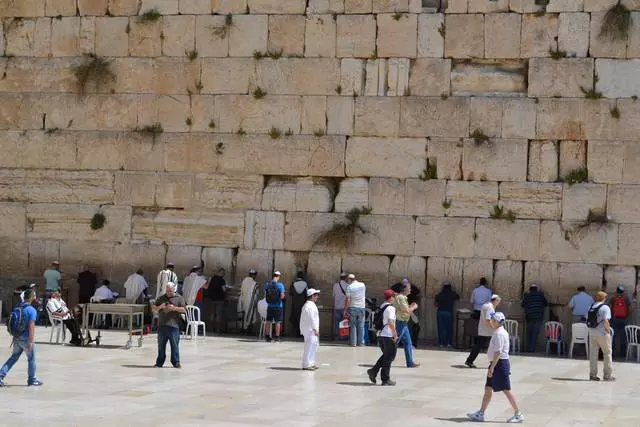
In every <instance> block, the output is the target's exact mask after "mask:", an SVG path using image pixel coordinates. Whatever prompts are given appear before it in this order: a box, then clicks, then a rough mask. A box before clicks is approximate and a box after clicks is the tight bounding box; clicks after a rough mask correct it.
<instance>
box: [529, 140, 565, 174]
mask: <svg viewBox="0 0 640 427" xmlns="http://www.w3.org/2000/svg"><path fill="white" fill-rule="evenodd" d="M528 179H529V181H539V182H555V181H557V179H558V144H557V143H556V142H554V141H531V143H530V144H529V171H528Z"/></svg>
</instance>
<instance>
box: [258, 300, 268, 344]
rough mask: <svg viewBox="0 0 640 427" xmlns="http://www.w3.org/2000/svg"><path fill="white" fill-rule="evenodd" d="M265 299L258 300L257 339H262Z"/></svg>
mask: <svg viewBox="0 0 640 427" xmlns="http://www.w3.org/2000/svg"><path fill="white" fill-rule="evenodd" d="M268 307H269V304H267V300H265V299H264V298H263V299H261V300H260V301H258V316H260V328H258V340H261V339H264V324H265V323H266V322H267V308H268Z"/></svg>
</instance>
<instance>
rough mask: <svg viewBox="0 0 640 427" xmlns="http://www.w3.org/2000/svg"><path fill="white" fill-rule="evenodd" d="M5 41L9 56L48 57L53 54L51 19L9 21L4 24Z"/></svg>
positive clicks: (6, 52)
mask: <svg viewBox="0 0 640 427" xmlns="http://www.w3.org/2000/svg"><path fill="white" fill-rule="evenodd" d="M39 1H40V2H41V1H42V0H39ZM0 7H1V6H0ZM4 41H5V54H6V55H7V56H9V55H11V56H36V57H48V56H49V55H50V54H51V18H37V19H16V18H14V19H13V20H8V21H6V22H5V23H4Z"/></svg>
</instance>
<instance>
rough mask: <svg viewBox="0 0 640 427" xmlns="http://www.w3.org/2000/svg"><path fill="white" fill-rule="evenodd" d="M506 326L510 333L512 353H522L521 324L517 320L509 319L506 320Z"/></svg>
mask: <svg viewBox="0 0 640 427" xmlns="http://www.w3.org/2000/svg"><path fill="white" fill-rule="evenodd" d="M504 328H505V329H506V330H507V332H508V333H509V341H510V342H509V344H510V347H511V352H512V353H520V333H519V332H518V331H519V330H520V325H519V324H518V321H517V320H511V319H507V320H505V322H504Z"/></svg>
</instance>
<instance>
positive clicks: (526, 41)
mask: <svg viewBox="0 0 640 427" xmlns="http://www.w3.org/2000/svg"><path fill="white" fill-rule="evenodd" d="M521 37H522V44H521V45H520V55H521V57H523V58H533V57H540V56H542V57H548V56H549V51H550V50H555V48H556V46H557V44H556V40H557V37H558V15H556V14H550V13H547V14H544V15H542V16H536V15H535V14H527V15H523V16H522V35H521Z"/></svg>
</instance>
